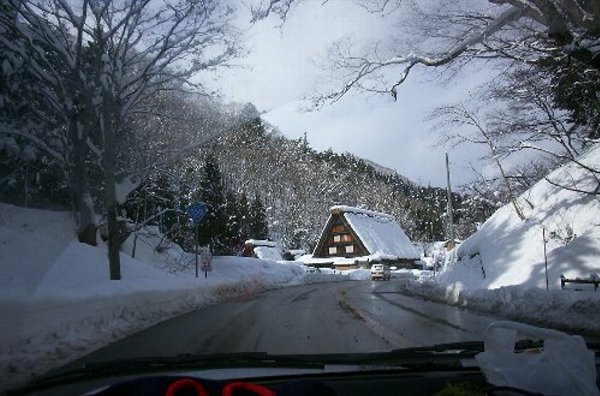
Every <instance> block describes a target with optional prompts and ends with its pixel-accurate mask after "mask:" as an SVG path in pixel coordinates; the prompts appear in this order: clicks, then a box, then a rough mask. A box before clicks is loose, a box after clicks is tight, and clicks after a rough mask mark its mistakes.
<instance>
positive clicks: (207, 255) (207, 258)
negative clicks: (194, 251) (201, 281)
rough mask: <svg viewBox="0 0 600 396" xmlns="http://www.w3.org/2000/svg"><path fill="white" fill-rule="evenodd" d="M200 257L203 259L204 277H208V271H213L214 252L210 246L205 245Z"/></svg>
mask: <svg viewBox="0 0 600 396" xmlns="http://www.w3.org/2000/svg"><path fill="white" fill-rule="evenodd" d="M200 258H201V259H202V267H201V269H202V271H204V278H205V279H206V278H207V277H208V271H212V267H211V262H212V252H211V251H210V246H203V247H202V248H201V251H200Z"/></svg>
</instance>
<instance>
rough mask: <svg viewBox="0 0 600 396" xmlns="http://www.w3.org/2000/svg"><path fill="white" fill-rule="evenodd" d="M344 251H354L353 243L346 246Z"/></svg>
mask: <svg viewBox="0 0 600 396" xmlns="http://www.w3.org/2000/svg"><path fill="white" fill-rule="evenodd" d="M346 253H354V245H348V246H346Z"/></svg>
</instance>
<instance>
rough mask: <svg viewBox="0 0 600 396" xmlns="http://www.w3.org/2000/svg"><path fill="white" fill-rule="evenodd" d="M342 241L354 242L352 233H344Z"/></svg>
mask: <svg viewBox="0 0 600 396" xmlns="http://www.w3.org/2000/svg"><path fill="white" fill-rule="evenodd" d="M342 242H352V235H350V234H344V235H342Z"/></svg>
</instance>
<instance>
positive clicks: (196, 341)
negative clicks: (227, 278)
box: [69, 281, 493, 367]
mask: <svg viewBox="0 0 600 396" xmlns="http://www.w3.org/2000/svg"><path fill="white" fill-rule="evenodd" d="M395 284H396V281H391V282H371V281H351V282H337V283H325V284H313V285H305V286H298V287H290V288H284V289H278V290H273V291H269V292H266V293H264V294H262V295H260V296H259V297H257V298H255V299H251V300H246V301H234V302H227V303H223V304H219V305H215V306H211V307H208V308H205V309H202V310H199V311H195V312H190V313H188V314H185V315H181V316H178V317H176V318H173V319H171V320H168V321H166V322H163V323H161V324H159V325H157V326H154V327H152V328H149V329H147V330H145V331H142V332H140V333H138V334H135V335H133V336H131V337H128V338H125V339H123V340H121V341H119V342H116V343H114V344H112V345H109V346H107V347H105V348H103V349H100V350H98V351H97V352H95V353H92V354H90V355H88V356H87V357H85V358H83V359H81V360H79V361H77V362H74V363H72V364H71V365H69V366H70V367H73V366H74V365H79V364H81V363H84V362H89V361H108V360H113V359H120V358H132V357H144V356H173V355H176V354H180V353H199V354H202V353H218V352H248V351H265V352H268V353H274V354H287V353H290V354H293V353H349V352H368V351H386V350H390V349H394V348H403V347H410V346H415V345H430V344H434V343H442V342H453V341H463V340H477V339H482V332H483V331H484V330H485V328H486V326H487V325H488V324H489V323H490V322H491V321H493V319H492V318H489V317H483V316H479V315H474V314H472V313H469V312H466V311H464V310H461V309H458V308H455V307H450V306H447V305H442V304H436V303H431V302H427V301H424V300H421V299H418V298H413V297H408V296H405V295H402V294H399V293H397V292H396V291H395V290H396V289H397V287H396V286H395Z"/></svg>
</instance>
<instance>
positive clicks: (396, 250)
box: [331, 206, 421, 260]
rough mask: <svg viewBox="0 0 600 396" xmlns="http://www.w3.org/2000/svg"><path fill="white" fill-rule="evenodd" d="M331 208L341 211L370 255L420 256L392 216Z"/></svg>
mask: <svg viewBox="0 0 600 396" xmlns="http://www.w3.org/2000/svg"><path fill="white" fill-rule="evenodd" d="M331 210H332V213H333V212H334V211H338V210H339V211H340V212H342V213H343V216H344V218H345V219H346V221H348V223H349V224H350V226H351V227H352V229H353V230H354V232H355V233H356V235H357V236H358V237H359V238H360V240H361V241H362V243H363V245H364V246H365V248H366V249H367V250H368V251H369V253H371V255H372V256H378V257H380V258H381V259H384V260H385V259H391V258H410V259H412V258H415V259H418V258H420V257H421V255H420V253H419V251H418V250H417V248H416V247H415V246H414V245H413V243H412V242H411V241H410V239H408V237H407V236H406V234H405V233H404V231H403V230H402V228H400V225H399V224H398V223H397V222H396V218H395V217H394V216H390V215H388V214H384V213H378V212H373V211H370V210H365V209H359V208H352V207H349V206H334V207H333V208H332V209H331Z"/></svg>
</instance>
